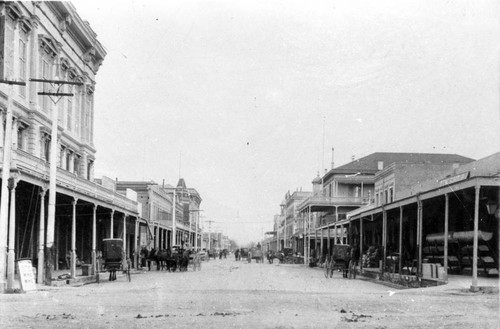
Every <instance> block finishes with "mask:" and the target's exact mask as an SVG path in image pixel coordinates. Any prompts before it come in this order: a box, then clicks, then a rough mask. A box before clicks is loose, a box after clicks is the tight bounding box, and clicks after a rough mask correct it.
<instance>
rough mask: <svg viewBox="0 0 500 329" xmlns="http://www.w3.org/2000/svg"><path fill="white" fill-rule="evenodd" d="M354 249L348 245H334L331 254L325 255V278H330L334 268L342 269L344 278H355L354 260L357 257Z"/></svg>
mask: <svg viewBox="0 0 500 329" xmlns="http://www.w3.org/2000/svg"><path fill="white" fill-rule="evenodd" d="M356 251H357V250H356V249H353V248H352V247H351V246H349V245H338V244H337V245H334V246H333V247H332V252H331V254H329V255H327V256H326V261H325V264H324V267H325V278H329V277H330V278H331V277H332V276H333V271H334V270H339V271H342V276H343V277H344V278H347V277H349V278H351V277H354V278H356V261H357V258H359V256H358V257H356ZM353 254H354V255H353ZM351 260H352V261H351Z"/></svg>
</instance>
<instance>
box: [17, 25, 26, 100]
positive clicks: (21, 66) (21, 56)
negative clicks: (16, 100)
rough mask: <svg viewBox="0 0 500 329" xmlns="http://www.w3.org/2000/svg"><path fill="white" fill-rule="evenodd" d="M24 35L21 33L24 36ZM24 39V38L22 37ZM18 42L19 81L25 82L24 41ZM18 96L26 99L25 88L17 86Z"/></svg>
mask: <svg viewBox="0 0 500 329" xmlns="http://www.w3.org/2000/svg"><path fill="white" fill-rule="evenodd" d="M24 34H25V33H23V35H24ZM22 38H23V39H24V37H22ZM23 39H20V40H19V80H20V81H26V58H27V57H26V54H27V52H26V41H25V40H23ZM19 95H21V97H26V86H19Z"/></svg>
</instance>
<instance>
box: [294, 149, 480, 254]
mask: <svg viewBox="0 0 500 329" xmlns="http://www.w3.org/2000/svg"><path fill="white" fill-rule="evenodd" d="M470 161H473V160H472V159H469V158H466V157H463V156H459V155H454V154H431V153H387V152H377V153H373V154H370V155H368V156H366V157H363V158H360V159H357V160H354V161H351V162H350V163H347V164H345V165H342V166H340V167H337V168H332V169H331V170H329V171H328V172H326V173H325V175H324V176H322V177H319V176H318V177H317V178H316V179H315V180H314V181H313V191H314V192H313V196H311V197H309V198H307V199H306V200H304V201H303V202H302V203H301V204H300V205H299V211H300V213H301V214H302V218H304V220H305V222H306V224H305V227H307V228H308V229H307V234H306V237H307V239H308V240H309V242H307V241H306V246H307V247H306V248H305V251H306V253H307V255H306V257H309V256H310V255H309V254H308V250H311V249H312V250H314V251H315V253H316V254H317V255H320V254H325V253H328V252H329V250H330V245H331V244H332V243H333V244H347V243H349V233H350V232H349V229H348V228H349V221H348V220H347V216H346V215H347V213H349V212H350V211H353V210H355V209H357V208H359V207H361V206H365V205H368V204H372V203H377V202H378V203H380V202H385V201H383V200H389V199H390V198H393V196H394V195H395V193H396V192H397V191H396V190H395V188H394V186H393V185H391V184H392V183H391V179H394V177H392V178H391V179H387V181H386V180H382V183H381V185H377V187H376V186H375V181H376V177H377V173H380V172H381V171H383V170H384V169H385V168H386V167H387V166H396V164H398V166H401V165H407V166H410V165H412V166H414V168H416V166H418V165H419V164H426V165H433V166H434V167H435V168H436V169H438V168H441V169H442V168H444V167H446V166H448V165H457V164H462V163H468V162H470ZM441 169H438V170H441ZM379 175H384V174H383V172H382V173H380V174H379ZM403 177H404V175H403ZM400 179H403V178H400ZM408 183H410V182H408ZM314 215H316V216H314ZM318 251H319V252H318Z"/></svg>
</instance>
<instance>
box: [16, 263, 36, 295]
mask: <svg viewBox="0 0 500 329" xmlns="http://www.w3.org/2000/svg"><path fill="white" fill-rule="evenodd" d="M17 270H18V272H19V281H20V282H21V289H22V290H23V291H31V290H36V283H35V275H34V274H33V266H32V265H31V260H20V261H18V262H17Z"/></svg>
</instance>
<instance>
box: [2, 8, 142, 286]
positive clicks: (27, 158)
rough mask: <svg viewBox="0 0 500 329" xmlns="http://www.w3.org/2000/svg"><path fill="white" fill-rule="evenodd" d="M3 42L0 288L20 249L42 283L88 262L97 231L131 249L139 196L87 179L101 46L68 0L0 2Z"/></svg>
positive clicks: (9, 282) (92, 255)
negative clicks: (134, 198)
mask: <svg viewBox="0 0 500 329" xmlns="http://www.w3.org/2000/svg"><path fill="white" fill-rule="evenodd" d="M0 49H1V51H0V74H1V81H0V82H1V83H0V109H1V111H0V119H1V120H2V122H3V125H2V126H1V127H0V142H1V146H2V154H3V157H2V164H1V165H2V191H1V193H2V194H1V200H2V202H1V209H0V248H1V250H0V286H1V287H0V288H1V289H2V290H5V289H12V285H13V281H14V279H15V265H14V261H15V260H16V259H20V258H25V259H26V258H27V259H31V260H32V262H33V265H34V266H36V267H37V270H38V275H37V279H38V282H42V281H44V282H46V283H47V284H50V283H51V281H52V273H53V271H57V270H58V269H61V268H68V271H70V272H71V276H72V277H75V275H76V266H77V265H78V264H79V263H87V264H92V265H93V266H92V269H94V268H95V266H96V256H97V254H98V251H99V248H100V241H102V239H104V238H109V237H120V238H122V239H125V240H126V239H127V238H129V240H128V241H126V243H125V244H124V247H125V249H126V253H127V255H128V256H130V257H131V258H132V254H131V253H132V250H133V247H134V243H133V241H135V237H136V234H135V228H136V227H137V218H138V205H137V202H135V201H134V200H131V199H129V198H127V197H126V196H124V195H121V194H119V193H116V191H115V190H114V189H113V187H112V185H106V182H107V180H105V179H104V180H101V182H103V183H104V184H98V183H96V182H95V181H94V165H95V153H96V149H95V145H94V140H93V135H94V110H95V109H94V92H95V76H96V74H97V72H98V70H99V67H100V66H101V64H102V62H103V60H104V58H105V56H106V51H105V50H104V47H103V46H102V45H101V44H100V43H99V41H98V40H97V39H96V34H95V33H94V31H93V30H92V29H91V28H90V25H89V24H88V23H87V22H85V21H83V20H82V19H81V18H80V17H79V15H78V13H77V12H76V10H75V8H74V6H73V5H72V4H71V3H70V2H56V1H54V2H2V3H1V4H0ZM34 80H36V81H34ZM45 80H52V81H56V82H55V83H52V84H51V83H47V82H44V81H45ZM63 81H64V83H63ZM40 93H45V95H40ZM48 93H52V95H47V94H48ZM61 93H62V94H64V96H60V94H61ZM58 95H59V96H58ZM54 118H55V119H54ZM53 123H54V124H53ZM54 128H55V129H54ZM53 143H55V144H54V145H55V148H54V149H55V150H56V151H55V152H53V151H51V148H52V145H53ZM51 154H52V155H54V158H55V159H56V160H55V161H51V160H50V159H51ZM50 162H52V163H55V164H56V166H54V167H53V168H54V170H53V171H51V170H50ZM52 173H54V174H52ZM51 178H52V179H51ZM54 181H55V189H52V191H50V190H49V186H50V182H54ZM110 186H111V187H110ZM51 193H53V194H52V195H54V197H53V201H49V200H48V199H52V197H50V194H51ZM47 196H49V197H48V198H47ZM51 209H52V210H53V211H52V212H51ZM47 212H48V213H47ZM130 241H132V242H130ZM68 259H69V261H68ZM5 281H7V283H5Z"/></svg>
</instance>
